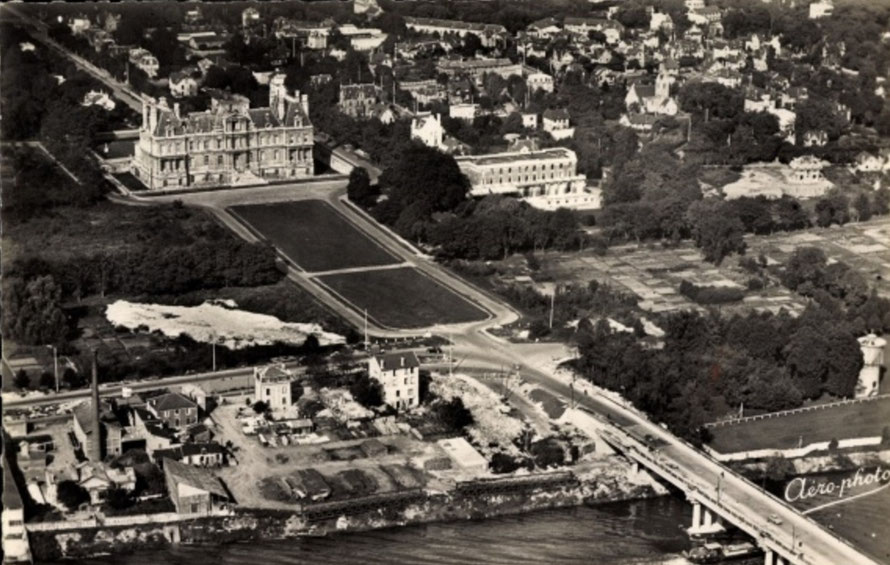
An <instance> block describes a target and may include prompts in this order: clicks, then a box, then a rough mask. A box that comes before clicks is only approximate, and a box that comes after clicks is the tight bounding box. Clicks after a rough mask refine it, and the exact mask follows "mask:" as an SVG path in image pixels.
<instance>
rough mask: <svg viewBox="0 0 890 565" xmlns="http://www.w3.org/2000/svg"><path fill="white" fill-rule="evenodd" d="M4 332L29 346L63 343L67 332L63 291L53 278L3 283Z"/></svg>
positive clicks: (16, 280) (47, 276) (41, 277)
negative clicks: (63, 309) (63, 308)
mask: <svg viewBox="0 0 890 565" xmlns="http://www.w3.org/2000/svg"><path fill="white" fill-rule="evenodd" d="M4 283H6V284H4V287H5V292H4V293H3V331H4V334H5V335H6V336H8V337H10V338H12V339H15V340H18V341H20V342H22V343H25V344H28V345H46V344H57V343H61V342H62V341H63V340H64V338H65V334H66V333H67V331H68V326H67V320H66V318H65V314H64V312H62V307H61V302H62V289H61V288H60V287H59V286H58V285H57V284H56V282H55V280H54V279H53V277H52V276H51V275H45V276H39V277H36V278H33V279H31V280H29V281H27V282H26V281H24V280H23V279H21V278H11V279H8V280H7V281H4Z"/></svg>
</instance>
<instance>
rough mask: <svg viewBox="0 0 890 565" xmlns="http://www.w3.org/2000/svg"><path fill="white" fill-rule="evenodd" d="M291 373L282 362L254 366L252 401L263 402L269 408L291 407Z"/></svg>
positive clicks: (281, 408) (292, 378)
mask: <svg viewBox="0 0 890 565" xmlns="http://www.w3.org/2000/svg"><path fill="white" fill-rule="evenodd" d="M293 380H294V376H293V374H292V373H291V372H290V371H288V370H287V367H286V366H285V365H284V363H279V364H275V365H266V366H265V367H254V369H253V401H254V402H265V403H266V405H267V406H268V407H269V409H271V410H273V411H275V410H287V409H288V408H290V407H291V383H292V382H293Z"/></svg>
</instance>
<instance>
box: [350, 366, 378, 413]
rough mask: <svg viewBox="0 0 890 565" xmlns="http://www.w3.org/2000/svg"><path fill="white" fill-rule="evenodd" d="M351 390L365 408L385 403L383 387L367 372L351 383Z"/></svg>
mask: <svg viewBox="0 0 890 565" xmlns="http://www.w3.org/2000/svg"><path fill="white" fill-rule="evenodd" d="M349 392H350V394H352V398H354V399H355V401H356V402H358V403H359V404H361V405H362V406H364V407H365V408H376V407H377V406H380V405H381V404H383V387H382V386H381V385H380V383H378V382H377V381H376V380H374V379H372V378H371V377H369V376H368V375H367V374H362V375H360V376H359V377H358V378H357V379H356V380H355V381H354V382H353V383H352V385H350V387H349Z"/></svg>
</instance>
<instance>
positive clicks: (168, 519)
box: [25, 509, 234, 532]
mask: <svg viewBox="0 0 890 565" xmlns="http://www.w3.org/2000/svg"><path fill="white" fill-rule="evenodd" d="M233 514H234V512H233V511H232V510H230V509H224V510H215V511H213V512H211V513H209V514H179V513H177V512H162V513H158V514H135V515H133V516H103V515H101V514H96V515H93V516H91V517H89V518H83V519H80V520H61V521H58V522H36V523H32V524H25V529H27V530H28V531H29V532H55V531H62V530H80V529H86V528H98V527H109V526H138V525H146V524H172V523H177V522H185V521H188V520H194V519H196V518H208V517H218V516H231V515H233Z"/></svg>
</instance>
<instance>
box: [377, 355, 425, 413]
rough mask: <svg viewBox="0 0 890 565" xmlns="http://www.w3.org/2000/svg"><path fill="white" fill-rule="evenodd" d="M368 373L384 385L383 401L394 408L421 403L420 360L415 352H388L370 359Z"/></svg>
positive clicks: (411, 406)
mask: <svg viewBox="0 0 890 565" xmlns="http://www.w3.org/2000/svg"><path fill="white" fill-rule="evenodd" d="M368 375H369V376H370V377H371V378H372V379H374V380H376V381H377V382H379V383H380V384H381V386H382V387H383V401H384V402H385V403H386V404H388V405H390V406H392V407H393V408H413V407H416V406H418V405H419V404H420V362H419V361H418V360H417V356H416V355H414V352H412V351H408V352H405V353H386V354H383V355H374V356H372V357H371V358H370V359H368Z"/></svg>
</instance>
